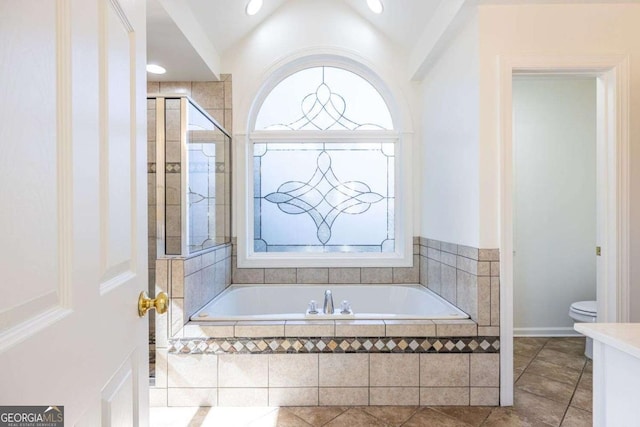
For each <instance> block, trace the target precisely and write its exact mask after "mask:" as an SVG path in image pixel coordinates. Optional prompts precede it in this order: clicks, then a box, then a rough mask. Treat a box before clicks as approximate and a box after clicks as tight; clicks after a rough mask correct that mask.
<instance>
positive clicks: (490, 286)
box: [419, 237, 500, 335]
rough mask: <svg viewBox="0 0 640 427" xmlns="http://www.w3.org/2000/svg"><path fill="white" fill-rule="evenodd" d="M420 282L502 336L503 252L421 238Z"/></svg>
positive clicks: (481, 326) (485, 329) (489, 332)
mask: <svg viewBox="0 0 640 427" xmlns="http://www.w3.org/2000/svg"><path fill="white" fill-rule="evenodd" d="M419 248H420V249H419V257H420V283H421V284H422V285H424V286H426V287H428V288H429V289H431V290H432V291H433V292H435V293H437V294H438V295H440V296H441V297H443V298H444V299H446V300H447V301H449V302H450V303H452V304H454V305H455V306H456V307H458V308H459V309H461V310H463V311H465V312H466V313H468V314H469V316H470V317H471V319H473V320H474V321H476V322H477V323H478V328H479V329H480V330H482V331H483V332H482V333H484V334H487V335H499V326H500V253H499V250H498V249H478V248H472V247H469V246H464V245H457V244H454V243H448V242H442V241H439V240H433V239H426V238H424V237H420V239H419Z"/></svg>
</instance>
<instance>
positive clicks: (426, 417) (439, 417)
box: [403, 408, 469, 427]
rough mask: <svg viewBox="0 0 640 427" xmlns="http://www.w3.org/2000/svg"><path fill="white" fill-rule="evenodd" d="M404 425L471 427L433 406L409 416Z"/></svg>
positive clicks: (414, 426) (408, 426)
mask: <svg viewBox="0 0 640 427" xmlns="http://www.w3.org/2000/svg"><path fill="white" fill-rule="evenodd" d="M403 427H469V424H467V423H464V422H462V421H459V420H456V419H454V418H451V417H449V416H448V415H445V414H442V413H440V412H437V411H435V410H433V409H431V408H422V409H420V410H419V411H417V412H416V413H415V414H414V415H413V416H412V417H411V418H409V421H407V422H406V423H404V424H403Z"/></svg>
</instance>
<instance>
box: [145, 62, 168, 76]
mask: <svg viewBox="0 0 640 427" xmlns="http://www.w3.org/2000/svg"><path fill="white" fill-rule="evenodd" d="M166 72H167V70H165V68H164V67H161V66H159V65H156V64H147V73H151V74H164V73H166Z"/></svg>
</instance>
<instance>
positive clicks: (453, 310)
mask: <svg viewBox="0 0 640 427" xmlns="http://www.w3.org/2000/svg"><path fill="white" fill-rule="evenodd" d="M327 289H329V290H331V292H332V294H333V301H334V305H335V307H336V314H334V315H323V314H319V315H314V314H307V308H308V305H309V302H310V301H311V300H315V301H316V302H317V305H318V307H319V309H320V311H322V304H323V300H324V292H325V290H327ZM343 300H348V301H349V303H350V304H351V307H352V314H348V315H343V314H339V311H340V310H339V308H340V304H341V302H342V301H343ZM468 318H469V316H468V315H467V314H466V313H465V312H463V311H461V310H460V309H458V308H457V307H455V306H454V305H452V304H450V303H449V302H447V301H446V300H444V299H443V298H441V297H440V296H438V295H436V294H435V293H433V292H431V291H430V290H429V289H427V288H425V287H424V286H422V285H362V284H360V285H339V284H338V285H336V284H324V285H231V286H229V287H228V288H227V289H226V290H225V291H223V292H222V293H221V294H220V295H218V296H217V297H216V298H214V299H213V300H211V302H209V303H208V304H207V305H205V306H204V307H203V308H201V309H200V310H199V311H197V312H196V313H195V314H194V315H193V316H191V320H192V321H195V322H199V323H201V322H210V321H243V320H254V321H255V320H314V319H318V320H320V319H323V320H324V319H333V320H340V319H358V320H360V319H376V320H378V319H380V320H384V319H417V320H434V319H442V320H448V319H468Z"/></svg>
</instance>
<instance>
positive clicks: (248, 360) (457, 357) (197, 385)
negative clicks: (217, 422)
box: [152, 353, 499, 406]
mask: <svg viewBox="0 0 640 427" xmlns="http://www.w3.org/2000/svg"><path fill="white" fill-rule="evenodd" d="M498 358H499V354H498V353H487V354H480V353H458V354H449V355H447V354H436V353H422V354H418V353H413V354H391V353H377V354H376V353H342V354H331V353H308V354H252V355H245V354H220V355H215V354H180V353H170V354H168V366H169V369H168V374H167V389H166V396H167V399H166V400H167V404H168V406H369V405H394V406H395V405H421V406H430V405H451V406H476V405H482V406H487V405H497V404H498V394H499V389H498V379H499V371H498ZM152 403H153V402H152Z"/></svg>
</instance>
